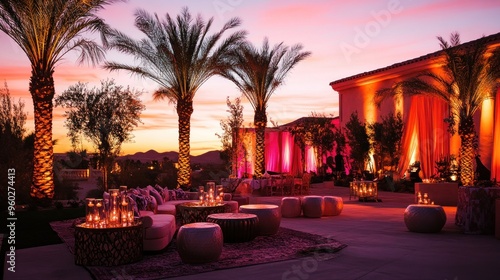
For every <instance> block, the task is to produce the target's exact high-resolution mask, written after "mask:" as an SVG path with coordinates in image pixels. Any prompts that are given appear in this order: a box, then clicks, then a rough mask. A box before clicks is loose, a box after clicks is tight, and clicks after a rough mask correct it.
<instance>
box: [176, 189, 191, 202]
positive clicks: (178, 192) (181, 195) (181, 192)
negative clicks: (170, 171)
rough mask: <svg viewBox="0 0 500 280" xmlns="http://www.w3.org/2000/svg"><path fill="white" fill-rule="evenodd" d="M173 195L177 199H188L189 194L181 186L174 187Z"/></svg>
mask: <svg viewBox="0 0 500 280" xmlns="http://www.w3.org/2000/svg"><path fill="white" fill-rule="evenodd" d="M175 197H176V199H177V200H189V195H188V194H187V193H185V192H184V190H183V189H181V188H177V189H175Z"/></svg>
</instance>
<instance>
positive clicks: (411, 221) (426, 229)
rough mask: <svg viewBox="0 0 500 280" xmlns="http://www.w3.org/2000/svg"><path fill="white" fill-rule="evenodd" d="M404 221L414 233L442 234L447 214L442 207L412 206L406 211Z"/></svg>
mask: <svg viewBox="0 0 500 280" xmlns="http://www.w3.org/2000/svg"><path fill="white" fill-rule="evenodd" d="M404 221H405V224H406V227H407V228H408V230H409V231H412V232H422V233H433V232H440V231H441V229H442V228H443V226H444V225H445V224H446V213H445V212H444V210H443V207H441V206H440V205H429V204H410V205H408V207H406V209H405V212H404Z"/></svg>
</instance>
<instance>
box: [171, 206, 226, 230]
mask: <svg viewBox="0 0 500 280" xmlns="http://www.w3.org/2000/svg"><path fill="white" fill-rule="evenodd" d="M177 209H178V210H179V214H180V216H181V224H183V225H185V224H190V223H197V222H206V221H207V217H208V215H210V214H215V213H224V212H225V209H226V205H224V204H220V205H215V206H200V205H199V204H198V203H197V202H186V203H181V204H179V205H177Z"/></svg>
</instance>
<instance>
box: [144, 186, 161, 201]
mask: <svg viewBox="0 0 500 280" xmlns="http://www.w3.org/2000/svg"><path fill="white" fill-rule="evenodd" d="M146 188H147V189H148V190H149V194H150V195H151V196H153V197H154V198H155V199H156V203H157V204H158V205H162V204H163V199H162V197H161V195H160V193H159V192H158V191H157V190H156V189H155V188H153V187H152V186H147V187H146Z"/></svg>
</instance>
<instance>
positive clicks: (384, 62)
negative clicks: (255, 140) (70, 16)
mask: <svg viewBox="0 0 500 280" xmlns="http://www.w3.org/2000/svg"><path fill="white" fill-rule="evenodd" d="M184 6H187V7H188V8H189V10H190V12H191V13H192V14H193V15H195V16H196V15H197V14H200V15H201V16H202V17H203V18H204V19H205V20H208V19H209V18H210V17H213V18H214V26H213V28H212V32H211V33H213V32H215V31H218V30H219V28H220V27H221V26H222V24H224V23H225V22H227V21H228V20H229V19H230V18H232V17H239V18H240V19H241V20H242V25H241V26H240V28H239V29H244V30H246V31H247V32H248V39H249V40H250V41H251V42H252V43H253V44H254V45H255V46H257V47H259V48H260V46H261V45H262V41H263V39H264V38H265V37H267V38H268V39H269V41H270V43H271V44H272V45H274V44H277V43H280V42H284V43H285V45H288V46H291V45H293V44H296V43H300V44H302V45H303V46H304V50H306V51H310V52H312V55H311V56H310V57H309V58H307V59H306V60H304V61H302V62H300V63H298V64H297V66H296V67H295V68H294V69H293V70H292V71H291V72H290V73H289V75H288V76H287V78H286V80H285V85H284V86H282V87H281V88H279V89H278V90H277V91H276V92H275V93H274V95H273V96H272V97H271V99H270V102H269V106H268V109H267V112H268V119H269V120H273V121H275V122H277V123H278V125H281V124H285V123H288V122H291V121H293V120H295V119H298V118H300V117H304V116H309V115H310V114H311V112H316V113H323V114H326V115H333V116H337V115H338V96H337V93H336V92H335V91H333V90H332V89H331V88H330V87H329V85H328V84H329V83H330V82H332V81H334V80H338V79H341V78H345V77H348V76H351V75H355V74H359V73H362V72H366V71H371V70H375V69H378V68H382V67H385V66H389V65H391V64H394V63H397V62H401V61H404V60H408V59H412V58H416V57H418V56H421V55H425V54H428V53H431V52H434V51H437V50H439V44H438V40H437V39H436V37H437V36H443V37H445V38H448V36H449V35H450V33H452V32H455V31H457V32H459V33H460V35H461V38H462V42H467V41H471V40H474V39H477V38H479V37H481V36H483V35H485V36H487V35H491V34H494V33H498V32H500V20H499V16H498V15H500V1H495V0H475V1H464V0H440V1H430V0H424V1H414V0H413V1H412V0H381V1H380V0H378V1H372V0H370V1H369V0H362V1H359V0H358V1H344V0H342V1H336V0H335V1H332V0H329V1H299V0H273V1H264V0H258V1H255V0H253V1H250V0H210V1H201V0H199V1H193V0H191V1H187V0H182V1H174V0H169V1H160V0H129V1H128V2H126V3H116V4H114V5H113V6H109V7H107V9H106V10H105V11H103V12H102V13H101V15H102V17H103V18H104V19H105V20H106V21H107V22H108V23H109V24H110V25H111V26H112V27H113V28H117V29H119V30H121V31H123V32H125V33H127V34H128V35H130V36H132V37H134V38H136V39H141V38H143V35H142V34H141V33H140V32H139V31H138V30H137V28H136V27H134V11H135V10H136V9H137V8H142V9H145V10H146V11H148V12H150V13H157V14H158V15H159V16H160V17H161V18H164V17H165V15H166V14H167V13H169V14H170V15H171V16H173V17H175V16H177V14H179V12H180V11H181V9H182V7H184ZM0 43H1V44H0V45H1V46H0V61H1V63H0V79H1V80H2V82H3V81H6V82H7V84H8V87H9V90H10V93H11V95H12V97H13V98H14V100H18V98H21V100H23V101H24V102H25V104H26V111H27V112H28V121H27V127H28V130H30V131H32V130H33V106H32V101H31V97H30V94H29V91H28V84H29V77H30V65H29V61H28V59H27V58H26V55H25V54H24V53H23V52H22V51H21V49H20V48H19V47H18V46H17V45H16V44H15V43H14V42H13V41H12V40H11V39H10V38H9V37H7V36H6V35H5V34H4V33H1V32H0ZM76 56H77V54H76V53H72V54H71V55H69V56H67V57H66V59H65V60H64V61H62V63H60V64H59V65H58V66H57V67H56V70H55V74H54V78H55V87H56V94H60V93H62V92H63V91H64V90H66V89H68V87H69V86H70V85H73V84H75V83H77V82H79V81H80V82H86V83H89V85H90V86H99V84H100V81H101V80H105V79H108V78H113V79H115V81H116V83H117V84H119V85H123V86H130V87H131V88H134V89H137V90H140V91H142V92H143V94H142V99H143V102H144V104H145V106H146V110H145V111H144V112H143V114H142V116H141V119H142V122H143V124H141V125H140V126H139V127H137V128H136V129H135V130H134V139H133V142H131V143H125V144H124V145H123V146H122V154H130V153H134V152H138V151H147V150H149V149H155V150H157V151H159V152H164V151H177V150H178V142H177V136H178V134H177V126H178V124H177V114H176V112H175V108H174V105H172V104H169V103H168V102H167V101H153V100H152V92H153V91H154V90H155V89H156V88H157V85H156V84H155V83H154V82H152V81H149V80H144V79H140V78H138V77H136V76H131V75H130V74H129V73H128V72H124V71H122V72H113V73H109V72H108V71H105V70H103V69H101V68H99V67H96V68H92V67H89V66H87V65H77V64H76V59H75V57H76ZM107 58H108V59H109V60H113V61H124V60H129V61H131V62H133V60H132V58H131V57H127V56H124V55H122V54H119V53H116V52H109V53H108V56H107ZM2 87H3V84H2ZM228 96H229V98H230V100H231V101H234V99H235V98H236V97H240V96H241V94H240V92H239V91H238V90H237V89H236V87H235V86H234V85H233V84H232V83H230V82H229V81H226V80H223V79H222V78H219V77H213V78H211V79H210V80H209V81H208V82H206V83H205V84H204V85H203V86H202V87H201V88H200V90H199V91H198V92H197V93H196V96H195V99H194V113H193V115H192V118H191V154H193V155H198V154H201V153H204V152H206V151H209V150H216V149H220V148H221V142H220V140H219V139H218V138H217V136H216V135H215V134H216V133H219V134H221V133H222V130H221V128H220V125H219V123H220V121H221V120H222V119H226V118H227V117H228V116H229V113H228V112H227V111H226V110H227V106H226V97H228ZM242 105H243V106H244V113H243V114H244V118H245V126H247V127H248V126H251V123H252V120H253V110H252V107H251V105H250V104H249V103H248V101H247V100H245V99H244V98H243V99H242ZM63 113H64V112H63V110H62V109H61V108H55V110H54V139H57V141H58V144H57V145H56V146H55V147H54V150H55V152H57V153H63V152H67V151H69V150H70V149H71V146H70V143H69V141H68V139H67V137H66V133H67V129H66V128H65V127H64V118H63ZM268 126H271V123H270V122H269V123H268ZM87 149H88V150H89V151H92V148H91V147H90V146H88V147H87Z"/></svg>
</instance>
